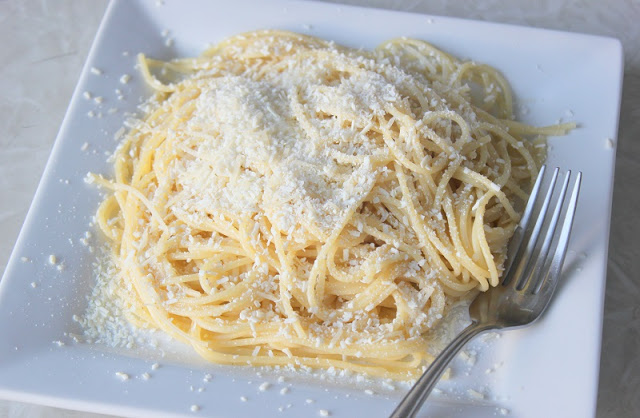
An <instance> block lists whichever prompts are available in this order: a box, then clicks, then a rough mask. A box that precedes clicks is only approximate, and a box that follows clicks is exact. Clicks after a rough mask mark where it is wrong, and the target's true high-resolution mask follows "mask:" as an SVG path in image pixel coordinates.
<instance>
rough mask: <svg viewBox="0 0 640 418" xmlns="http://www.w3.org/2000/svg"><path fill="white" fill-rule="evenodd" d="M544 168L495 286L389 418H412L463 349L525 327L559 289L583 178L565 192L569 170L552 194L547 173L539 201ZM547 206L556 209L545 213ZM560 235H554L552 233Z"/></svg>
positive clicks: (555, 176) (553, 180)
mask: <svg viewBox="0 0 640 418" xmlns="http://www.w3.org/2000/svg"><path fill="white" fill-rule="evenodd" d="M545 171H546V167H545V166H542V168H541V169H540V173H539V174H538V178H537V179H536V183H535V185H534V186H533V190H532V191H531V196H530V198H529V201H528V202H527V207H526V209H525V211H524V214H523V216H522V219H521V221H520V223H519V225H518V227H517V228H516V231H515V233H514V235H513V238H512V239H511V241H510V243H509V248H508V253H507V254H508V258H507V260H508V265H507V266H506V268H505V274H504V275H503V280H502V283H501V284H500V285H498V286H497V287H495V288H493V289H491V290H489V291H487V292H484V293H481V294H480V295H478V297H476V299H475V300H474V301H473V302H472V303H471V306H469V315H470V317H471V321H472V322H471V324H470V325H469V326H468V327H467V328H465V329H464V330H463V331H462V332H461V333H460V334H459V335H458V336H457V337H456V338H454V340H453V341H452V342H451V343H450V344H449V345H448V346H447V347H445V349H444V350H443V351H442V353H440V355H438V357H437V358H436V359H435V360H434V361H433V363H431V365H430V366H429V368H428V369H427V370H426V371H425V372H424V374H423V375H422V377H420V379H419V380H418V382H417V383H416V384H415V385H414V386H413V387H412V388H411V390H410V391H409V393H407V395H406V396H405V397H404V399H403V400H402V402H400V404H399V405H398V407H397V408H396V410H395V411H393V413H392V414H391V418H405V417H413V416H414V415H415V414H416V413H417V412H418V411H419V410H420V407H421V406H422V404H423V403H424V401H425V400H426V399H427V397H428V396H429V393H431V390H432V389H433V388H434V386H435V385H436V383H437V382H438V380H439V379H440V376H442V373H443V372H444V371H445V369H446V367H447V365H448V364H449V362H450V361H451V360H452V359H453V358H454V357H455V355H456V354H457V353H458V351H460V349H461V348H462V347H464V345H465V344H466V343H467V342H469V341H470V340H471V339H472V338H473V337H475V336H476V335H478V334H480V333H481V332H484V331H488V330H492V329H502V328H512V327H521V326H524V325H529V324H531V323H532V322H534V321H535V320H536V319H538V318H539V317H540V315H541V314H542V313H543V312H544V311H545V309H546V307H547V306H548V305H549V301H550V300H551V297H552V296H553V292H554V290H555V288H556V285H557V284H558V279H559V277H560V272H561V270H562V264H563V262H564V257H565V254H566V252H567V244H568V243H569V235H570V233H571V225H572V223H573V217H574V214H575V210H576V205H577V202H578V193H579V190H580V182H581V179H582V173H581V172H578V174H577V175H576V177H575V180H574V181H573V187H572V191H571V196H570V198H569V199H568V201H567V199H565V197H566V195H567V191H568V189H569V181H570V179H571V171H568V172H567V173H566V175H565V177H564V180H563V182H562V185H561V186H560V191H559V192H558V191H557V190H556V183H557V179H558V172H559V169H558V168H556V169H555V170H554V172H553V174H552V177H551V181H550V182H549V185H548V187H547V189H546V193H543V194H544V198H539V195H540V194H541V193H540V192H541V189H542V183H543V178H544V176H545ZM552 201H555V208H554V209H553V210H551V209H550V207H551V206H552ZM558 228H559V229H560V233H559V234H557V235H556V234H555V232H556V230H557V229H558Z"/></svg>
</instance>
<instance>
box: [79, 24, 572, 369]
mask: <svg viewBox="0 0 640 418" xmlns="http://www.w3.org/2000/svg"><path fill="white" fill-rule="evenodd" d="M139 63H140V68H141V71H142V74H143V75H144V78H145V80H146V81H147V82H148V84H149V85H150V86H151V87H153V89H154V90H155V93H154V95H153V97H152V98H151V99H150V100H149V101H148V102H147V103H146V104H145V115H144V117H142V118H140V119H139V120H137V121H136V122H135V123H133V124H132V126H131V127H130V129H129V131H128V133H127V135H126V137H125V138H124V139H123V141H122V143H121V144H120V145H119V147H118V149H117V152H116V153H115V155H114V156H113V161H114V166H115V174H114V176H113V177H112V178H111V179H106V178H104V177H102V176H97V175H91V176H90V177H89V179H90V181H95V182H97V183H99V184H100V185H102V186H105V187H106V188H108V189H110V191H111V192H110V193H109V194H108V196H107V197H106V199H105V200H104V201H103V203H102V204H101V206H100V207H99V210H98V212H97V216H96V218H97V221H98V224H99V226H100V229H101V230H102V231H103V232H104V234H105V235H106V236H107V237H108V239H109V242H110V244H111V248H112V254H113V260H114V262H115V264H116V266H117V270H118V274H117V276H116V277H114V278H113V280H112V281H111V282H110V286H113V289H114V292H115V294H116V295H117V297H118V298H120V299H121V301H122V303H123V304H124V306H125V307H126V313H127V317H128V319H129V320H130V321H131V322H132V323H133V324H135V325H137V326H140V327H145V328H156V329H160V330H163V331H165V332H166V333H168V334H170V335H171V336H173V337H175V338H176V339H178V340H181V341H184V342H186V343H187V344H190V345H191V346H193V348H194V349H195V350H196V351H197V352H198V353H199V354H200V355H202V356H203V357H205V358H206V359H208V360H210V361H212V362H215V363H223V364H240V365H241V364H250V365H260V366H289V367H295V368H302V369H307V368H312V369H332V370H335V369H340V370H350V371H354V372H357V373H366V374H368V375H371V376H377V377H383V378H392V379H397V380H410V379H414V378H416V377H417V376H418V375H419V374H420V373H421V370H422V367H423V366H424V365H425V364H426V363H428V362H429V360H430V355H429V354H428V351H429V350H428V349H429V346H430V344H431V341H430V340H429V337H428V336H427V335H428V334H426V333H427V332H428V331H429V330H430V329H432V328H433V327H435V326H436V325H437V324H439V323H440V322H441V321H442V318H443V317H445V316H446V315H447V313H448V310H449V308H450V306H451V305H452V304H454V303H456V302H457V301H459V300H461V299H463V298H465V297H468V296H469V295H470V294H473V293H474V292H477V291H486V290H487V289H489V288H490V287H492V286H496V285H497V284H498V281H499V278H500V275H501V273H502V266H503V263H504V261H505V249H506V245H507V243H508V240H509V238H510V237H511V236H512V234H513V231H514V228H515V227H516V225H517V223H518V220H519V213H518V210H517V209H516V208H519V207H521V206H522V205H521V203H522V202H523V201H525V200H526V198H527V196H528V190H529V189H530V187H531V186H532V184H533V182H534V180H535V178H536V175H537V172H538V169H539V167H540V164H541V162H542V161H543V159H544V158H545V150H546V145H545V144H546V142H545V137H546V136H547V135H558V134H563V133H565V132H566V131H567V130H568V129H571V128H572V126H573V125H570V124H566V125H555V126H552V127H542V128H536V127H532V126H527V125H524V124H522V123H519V122H516V121H515V120H514V118H513V102H512V96H511V93H510V88H509V85H508V83H507V81H506V80H505V79H504V78H503V76H501V75H500V74H499V73H498V72H497V71H496V70H495V69H493V68H491V67H489V66H487V65H483V64H478V63H475V62H472V61H466V62H463V61H460V60H458V59H456V58H454V57H452V56H451V55H449V54H447V53H445V52H443V51H440V50H438V49H436V48H435V47H434V46H432V45H430V44H428V43H426V42H423V41H420V40H415V39H404V38H402V39H394V40H390V41H388V42H385V43H383V44H382V45H380V46H379V47H378V48H376V49H375V50H372V51H362V50H355V49H350V48H346V47H342V46H339V45H336V44H334V43H332V42H328V41H325V40H321V39H317V38H313V37H309V36H304V35H299V34H295V33H290V32H282V31H258V32H252V33H247V34H242V35H238V36H235V37H232V38H229V39H226V40H224V41H222V42H220V43H219V44H217V45H215V46H213V47H212V48H210V49H208V50H206V51H205V52H204V53H203V54H202V55H201V56H200V57H197V58H188V59H180V60H175V61H170V62H160V61H155V60H152V59H149V58H146V57H144V56H142V55H141V56H140V57H139ZM161 79H165V80H168V81H164V82H163V81H161Z"/></svg>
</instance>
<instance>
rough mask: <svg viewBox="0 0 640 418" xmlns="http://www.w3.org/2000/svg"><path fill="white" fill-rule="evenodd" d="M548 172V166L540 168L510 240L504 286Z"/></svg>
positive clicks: (503, 280)
mask: <svg viewBox="0 0 640 418" xmlns="http://www.w3.org/2000/svg"><path fill="white" fill-rule="evenodd" d="M546 170H547V166H546V165H543V166H542V167H540V172H538V177H537V178H536V182H535V184H534V185H533V188H532V189H531V194H530V195H529V200H527V206H526V208H525V209H524V213H523V214H522V218H520V222H519V223H518V226H517V227H516V229H515V231H513V236H512V237H511V239H510V240H509V246H508V247H507V260H506V263H507V264H506V265H505V268H504V274H503V279H502V284H503V285H506V284H507V283H508V280H509V270H510V269H511V266H513V260H514V259H515V256H516V254H517V252H518V248H520V245H521V244H522V239H523V238H524V232H525V231H526V229H527V226H528V225H529V221H530V220H531V213H532V212H533V206H534V204H535V202H536V200H537V198H538V192H539V191H540V185H541V184H542V178H543V177H544V173H545V171H546Z"/></svg>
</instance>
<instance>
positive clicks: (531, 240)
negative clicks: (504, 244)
mask: <svg viewBox="0 0 640 418" xmlns="http://www.w3.org/2000/svg"><path fill="white" fill-rule="evenodd" d="M558 171H559V169H558V168H557V167H556V169H555V170H554V171H553V175H552V177H551V182H550V184H549V187H548V190H547V193H546V195H545V197H544V199H543V200H542V202H538V200H539V199H538V192H539V190H536V194H535V196H534V195H533V194H532V195H531V197H530V198H529V203H528V204H527V209H530V211H529V213H525V214H526V215H527V218H526V219H524V216H523V220H524V221H525V222H526V223H525V224H523V222H522V221H521V223H520V225H518V228H516V230H517V229H520V228H522V232H521V233H522V237H521V239H520V241H521V242H520V243H518V244H517V245H518V246H517V251H516V253H515V254H514V256H513V258H512V261H511V264H510V266H509V270H508V271H507V273H506V274H505V275H504V280H503V283H502V284H503V285H507V284H509V282H510V281H511V279H512V278H513V277H522V272H523V270H524V269H525V267H526V266H527V265H528V264H529V260H530V259H531V254H532V253H533V251H534V247H535V245H536V242H537V241H538V236H539V234H540V229H541V228H542V224H543V222H544V214H546V213H547V209H548V207H549V202H550V201H551V197H552V194H553V188H554V186H555V183H556V180H557V178H558ZM543 175H544V172H543V171H542V170H541V174H540V175H539V176H538V180H537V181H536V184H537V185H538V187H540V184H538V181H539V182H542V177H543ZM530 204H531V207H529V205H530ZM532 219H535V222H534V223H533V224H532V223H531V220H532ZM516 285H518V283H516Z"/></svg>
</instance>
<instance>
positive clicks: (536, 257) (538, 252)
mask: <svg viewBox="0 0 640 418" xmlns="http://www.w3.org/2000/svg"><path fill="white" fill-rule="evenodd" d="M570 178H571V171H570V170H569V171H567V174H566V175H565V177H564V181H563V182H562V187H561V189H560V194H559V195H558V199H557V202H556V207H555V209H554V210H553V215H552V216H551V220H550V221H549V224H548V225H547V229H546V231H545V232H544V239H543V242H542V245H541V246H539V247H536V249H535V252H534V253H533V255H532V257H531V263H530V264H529V265H528V266H527V269H526V273H524V274H523V277H522V278H521V280H520V283H519V287H520V288H521V289H522V290H524V291H525V292H532V293H536V292H537V291H538V290H539V289H540V286H541V284H542V274H540V272H541V271H542V267H543V266H544V265H545V263H546V260H547V256H548V255H549V249H550V248H551V242H552V241H553V237H554V236H555V232H556V226H557V224H558V220H559V219H560V213H561V212H562V208H563V205H564V200H565V197H566V195H567V189H568V188H569V179H570ZM552 191H553V190H550V192H552ZM541 216H542V217H546V216H547V214H546V213H544V214H541Z"/></svg>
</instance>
